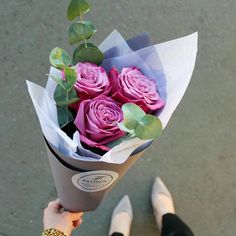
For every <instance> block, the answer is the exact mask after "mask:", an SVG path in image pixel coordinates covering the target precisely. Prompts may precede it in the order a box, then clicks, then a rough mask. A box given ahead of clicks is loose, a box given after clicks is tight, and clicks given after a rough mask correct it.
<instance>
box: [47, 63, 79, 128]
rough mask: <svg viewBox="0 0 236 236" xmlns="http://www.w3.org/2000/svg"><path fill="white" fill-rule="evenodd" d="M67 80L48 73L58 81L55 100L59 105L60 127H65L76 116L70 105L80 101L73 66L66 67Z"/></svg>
mask: <svg viewBox="0 0 236 236" xmlns="http://www.w3.org/2000/svg"><path fill="white" fill-rule="evenodd" d="M63 70H64V73H65V80H62V79H61V78H58V77H55V76H52V75H48V76H50V77H51V78H52V79H53V80H55V81H56V82H57V87H56V89H55V92H54V100H55V102H56V105H57V115H58V123H59V125H60V127H64V126H65V125H67V124H68V123H69V122H71V121H72V120H73V119H74V118H73V116H72V113H71V112H70V110H69V108H68V105H70V104H72V103H75V102H77V101H79V98H78V97H77V93H76V91H75V89H74V83H75V82H76V79H77V75H76V72H75V70H74V68H73V67H64V69H63Z"/></svg>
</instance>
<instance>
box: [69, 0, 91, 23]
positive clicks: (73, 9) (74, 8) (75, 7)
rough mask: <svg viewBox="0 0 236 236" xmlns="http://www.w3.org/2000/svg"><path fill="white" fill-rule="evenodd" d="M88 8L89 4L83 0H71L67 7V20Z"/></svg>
mask: <svg viewBox="0 0 236 236" xmlns="http://www.w3.org/2000/svg"><path fill="white" fill-rule="evenodd" d="M89 10H90V5H89V4H88V3H87V2H86V1H85V0H71V2H70V4H69V6H68V8H67V18H68V20H74V19H75V18H76V17H77V16H82V15H83V14H85V13H86V12H88V11H89Z"/></svg>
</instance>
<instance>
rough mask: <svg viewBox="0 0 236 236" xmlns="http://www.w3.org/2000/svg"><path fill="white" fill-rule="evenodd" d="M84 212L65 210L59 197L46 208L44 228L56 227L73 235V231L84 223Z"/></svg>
mask: <svg viewBox="0 0 236 236" xmlns="http://www.w3.org/2000/svg"><path fill="white" fill-rule="evenodd" d="M82 215H83V212H75V213H72V212H69V211H64V209H63V207H62V205H61V204H60V201H59V199H56V200H55V201H52V202H49V204H48V206H47V208H45V209H44V216H43V225H44V230H46V229H49V228H54V229H57V230H60V231H61V232H63V233H65V234H67V235H71V232H72V231H73V230H74V229H75V228H76V227H78V226H79V225H80V224H81V223H82V221H83V220H82Z"/></svg>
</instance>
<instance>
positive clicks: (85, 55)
mask: <svg viewBox="0 0 236 236" xmlns="http://www.w3.org/2000/svg"><path fill="white" fill-rule="evenodd" d="M86 46H87V47H86ZM103 58H104V55H103V53H102V52H101V51H100V50H99V49H98V48H97V47H96V46H95V45H93V44H92V43H87V45H86V44H80V45H79V46H78V47H77V48H76V49H75V51H74V54H73V64H74V65H75V64H76V63H78V62H90V63H94V64H97V65H100V64H101V63H102V60H103Z"/></svg>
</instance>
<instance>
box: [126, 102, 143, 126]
mask: <svg viewBox="0 0 236 236" xmlns="http://www.w3.org/2000/svg"><path fill="white" fill-rule="evenodd" d="M122 111H123V114H124V121H123V123H124V126H125V127H126V128H127V129H130V130H133V129H135V128H136V127H137V126H138V125H139V121H141V120H142V118H143V117H144V116H145V115H146V113H145V112H144V111H143V110H142V109H141V108H140V107H139V106H137V105H136V104H133V103H126V104H124V105H123V106H122Z"/></svg>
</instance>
